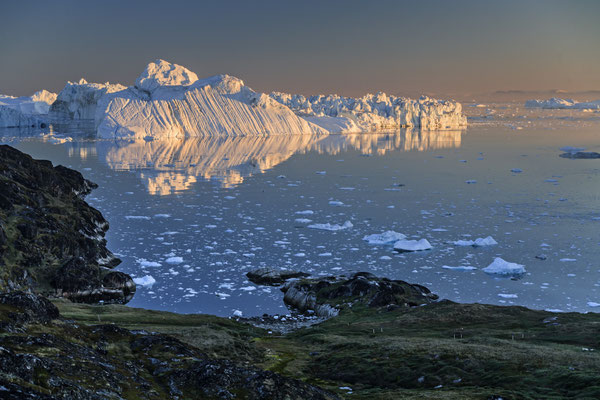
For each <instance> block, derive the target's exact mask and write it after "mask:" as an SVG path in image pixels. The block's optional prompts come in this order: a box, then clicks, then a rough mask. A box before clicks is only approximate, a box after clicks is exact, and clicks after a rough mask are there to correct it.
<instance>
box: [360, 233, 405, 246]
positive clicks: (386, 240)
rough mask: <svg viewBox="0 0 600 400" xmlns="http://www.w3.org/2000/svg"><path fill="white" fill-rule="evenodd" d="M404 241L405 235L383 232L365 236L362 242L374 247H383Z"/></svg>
mask: <svg viewBox="0 0 600 400" xmlns="http://www.w3.org/2000/svg"><path fill="white" fill-rule="evenodd" d="M402 239H406V235H403V234H402V233H399V232H395V231H385V232H383V233H373V234H372V235H366V236H364V237H363V240H365V241H367V242H369V244H374V245H385V244H394V243H396V242H397V241H398V240H402Z"/></svg>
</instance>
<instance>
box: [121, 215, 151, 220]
mask: <svg viewBox="0 0 600 400" xmlns="http://www.w3.org/2000/svg"><path fill="white" fill-rule="evenodd" d="M125 219H144V220H149V219H150V217H147V216H145V215H126V216H125Z"/></svg>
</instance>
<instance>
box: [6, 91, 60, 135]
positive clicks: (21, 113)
mask: <svg viewBox="0 0 600 400" xmlns="http://www.w3.org/2000/svg"><path fill="white" fill-rule="evenodd" d="M54 100H56V93H51V92H49V91H47V90H40V91H39V92H35V93H34V94H33V95H32V96H22V97H13V96H5V95H1V94H0V128H16V127H32V126H33V127H36V126H40V125H41V124H43V123H45V122H46V118H45V116H46V114H48V110H49V108H50V105H51V104H52V103H53V102H54Z"/></svg>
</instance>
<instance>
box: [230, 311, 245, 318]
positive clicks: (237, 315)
mask: <svg viewBox="0 0 600 400" xmlns="http://www.w3.org/2000/svg"><path fill="white" fill-rule="evenodd" d="M242 315H244V314H243V313H242V312H241V311H240V310H233V316H234V317H241V316H242Z"/></svg>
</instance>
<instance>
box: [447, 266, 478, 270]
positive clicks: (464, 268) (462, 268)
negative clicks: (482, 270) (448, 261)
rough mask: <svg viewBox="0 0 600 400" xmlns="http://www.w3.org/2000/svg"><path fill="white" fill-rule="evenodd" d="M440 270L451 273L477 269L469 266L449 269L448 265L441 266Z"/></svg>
mask: <svg viewBox="0 0 600 400" xmlns="http://www.w3.org/2000/svg"><path fill="white" fill-rule="evenodd" d="M442 268H444V269H449V270H452V271H473V270H474V269H477V268H476V267H471V266H470V265H464V266H463V265H461V266H458V267H451V266H449V265H442Z"/></svg>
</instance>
